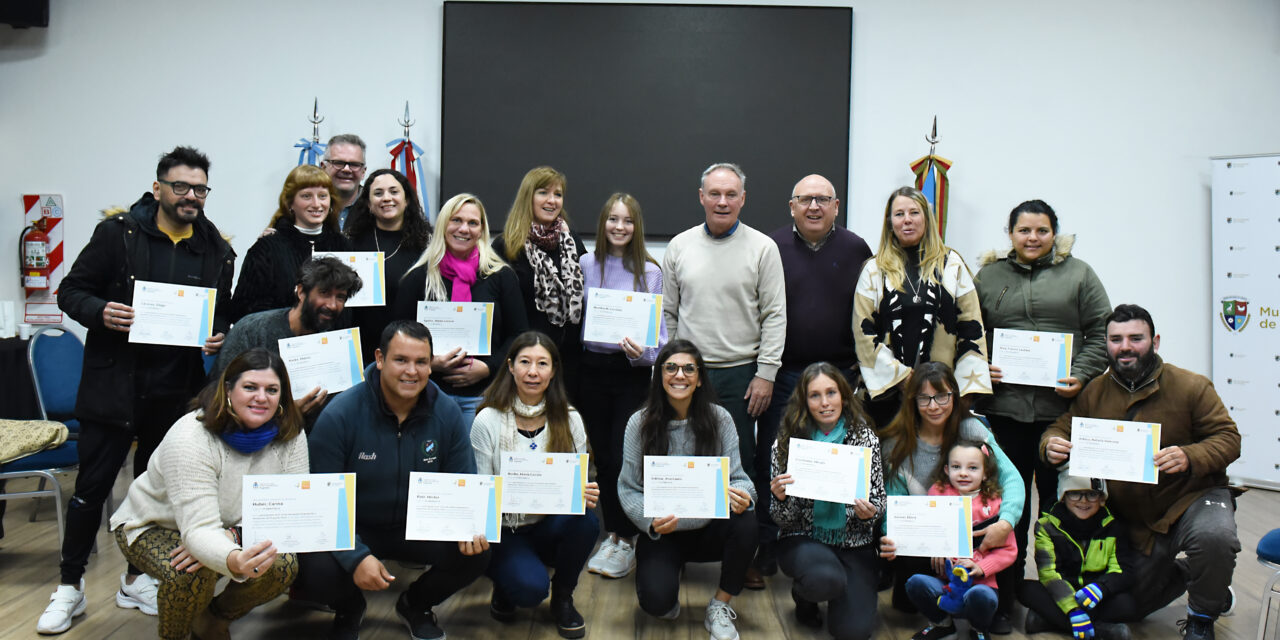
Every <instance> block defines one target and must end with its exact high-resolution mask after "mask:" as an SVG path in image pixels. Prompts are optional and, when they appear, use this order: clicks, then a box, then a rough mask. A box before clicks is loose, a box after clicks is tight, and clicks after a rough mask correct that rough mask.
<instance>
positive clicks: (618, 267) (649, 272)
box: [579, 252, 667, 367]
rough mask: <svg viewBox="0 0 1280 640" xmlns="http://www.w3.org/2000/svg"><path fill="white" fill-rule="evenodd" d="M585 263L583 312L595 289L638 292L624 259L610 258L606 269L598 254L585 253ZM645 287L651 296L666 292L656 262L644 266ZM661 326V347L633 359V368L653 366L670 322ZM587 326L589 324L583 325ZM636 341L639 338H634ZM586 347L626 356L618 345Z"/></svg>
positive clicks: (664, 322)
mask: <svg viewBox="0 0 1280 640" xmlns="http://www.w3.org/2000/svg"><path fill="white" fill-rule="evenodd" d="M579 262H580V263H581V264H582V286H583V289H585V291H584V293H583V298H582V306H583V309H586V305H587V301H588V300H590V295H591V289H617V290H620V291H635V290H636V287H635V284H636V283H635V276H634V275H633V274H632V273H631V272H630V271H627V268H626V267H625V266H623V264H622V258H619V257H617V256H608V257H606V258H605V261H604V265H603V267H602V266H601V265H600V263H599V262H597V261H596V255H595V253H594V252H589V253H584V254H582V258H580V259H579ZM602 268H603V270H604V283H603V284H601V282H600V271H601V269H602ZM644 285H645V288H646V290H647V293H657V294H661V293H662V269H661V268H659V267H658V265H656V264H653V263H652V262H646V263H645V265H644ZM659 323H660V324H659V326H658V346H657V347H649V348H646V349H645V350H644V353H642V354H640V357H639V358H629V360H631V365H632V366H636V367H650V366H653V362H654V360H656V359H657V358H658V350H659V349H661V348H662V347H663V345H665V344H667V321H666V318H662V319H661V320H659ZM583 327H584V328H585V327H586V323H585V322H584V323H583ZM632 339H633V340H634V339H635V338H632ZM582 345H583V348H585V349H586V350H587V351H593V352H595V353H622V347H619V346H618V345H616V344H608V343H604V342H587V341H586V340H583V341H582Z"/></svg>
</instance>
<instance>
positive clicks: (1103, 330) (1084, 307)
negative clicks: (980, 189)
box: [974, 235, 1111, 422]
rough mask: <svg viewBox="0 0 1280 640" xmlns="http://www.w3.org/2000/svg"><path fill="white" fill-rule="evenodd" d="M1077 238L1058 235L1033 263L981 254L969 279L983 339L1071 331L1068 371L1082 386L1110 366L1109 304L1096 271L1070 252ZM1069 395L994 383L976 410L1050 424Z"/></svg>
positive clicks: (1065, 408) (1038, 388) (1011, 257)
mask: <svg viewBox="0 0 1280 640" xmlns="http://www.w3.org/2000/svg"><path fill="white" fill-rule="evenodd" d="M1074 244H1075V236H1071V235H1068V236H1058V237H1057V238H1056V239H1055V240H1054V243H1053V252H1052V253H1051V254H1049V255H1047V256H1044V257H1043V258H1041V259H1039V260H1037V261H1036V262H1035V263H1033V264H1029V265H1028V264H1022V263H1021V262H1018V260H1017V257H1016V256H1015V255H1014V253H1013V251H1010V252H1009V253H1008V255H1006V256H1005V257H1003V258H997V257H996V254H995V252H990V253H988V254H986V255H984V256H983V257H982V259H981V263H982V265H983V266H982V269H981V270H980V271H978V275H977V276H975V277H974V283H975V284H976V285H977V288H978V299H979V301H980V304H981V305H982V326H983V327H986V330H987V344H988V345H991V344H992V341H991V339H992V334H993V333H994V331H995V330H996V329H1020V330H1023V331H1051V332H1055V333H1070V334H1072V335H1073V338H1072V342H1071V352H1072V353H1071V375H1072V376H1073V377H1075V378H1078V379H1079V380H1080V384H1081V385H1087V384H1089V381H1090V380H1092V379H1093V378H1095V377H1096V376H1098V375H1099V374H1101V373H1102V372H1103V371H1104V370H1106V368H1107V341H1106V340H1107V316H1108V315H1110V314H1111V301H1110V300H1109V299H1108V298H1107V291H1106V289H1104V288H1103V286H1102V281H1101V280H1099V279H1098V276H1097V274H1095V273H1094V272H1093V269H1092V268H1090V267H1089V265H1088V264H1085V262H1084V261H1082V260H1079V259H1077V258H1073V257H1071V247H1072V245H1074ZM1070 403H1071V401H1070V400H1068V399H1066V398H1063V397H1062V396H1059V395H1058V394H1057V393H1056V392H1055V391H1054V390H1053V389H1050V388H1048V387H1032V386H1026V385H1018V384H997V385H995V395H993V396H988V397H986V398H984V399H983V400H982V401H981V403H980V404H979V406H978V411H979V412H981V413H984V414H995V415H998V416H1004V417H1007V418H1010V419H1013V420H1017V421H1019V422H1039V421H1050V420H1053V419H1054V418H1057V417H1058V416H1059V415H1061V414H1062V412H1063V411H1066V410H1067V406H1068V405H1069V404H1070Z"/></svg>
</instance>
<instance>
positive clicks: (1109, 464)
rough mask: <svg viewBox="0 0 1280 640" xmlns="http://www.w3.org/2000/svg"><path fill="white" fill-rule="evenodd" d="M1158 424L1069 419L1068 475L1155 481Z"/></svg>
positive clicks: (1152, 482) (1156, 475)
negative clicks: (1069, 452)
mask: <svg viewBox="0 0 1280 640" xmlns="http://www.w3.org/2000/svg"><path fill="white" fill-rule="evenodd" d="M1159 450H1160V425H1159V424H1156V423H1148V422H1126V421H1124V420H1096V419H1093V418H1072V419H1071V475H1073V476H1084V477H1087V478H1102V479H1104V480H1123V481H1125V482H1142V483H1145V484H1155V483H1156V482H1158V481H1159V479H1160V470H1159V469H1158V468H1157V467H1156V462H1155V455H1156V452H1157V451H1159Z"/></svg>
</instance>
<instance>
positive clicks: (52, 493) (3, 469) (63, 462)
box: [0, 440, 80, 548]
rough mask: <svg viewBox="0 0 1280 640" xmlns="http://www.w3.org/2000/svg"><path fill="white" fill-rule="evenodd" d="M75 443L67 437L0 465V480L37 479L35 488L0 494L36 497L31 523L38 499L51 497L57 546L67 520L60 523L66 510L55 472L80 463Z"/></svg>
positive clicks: (67, 470)
mask: <svg viewBox="0 0 1280 640" xmlns="http://www.w3.org/2000/svg"><path fill="white" fill-rule="evenodd" d="M76 444H77V443H76V442H73V441H70V440H68V441H67V442H64V443H62V444H61V445H59V446H58V447H56V448H54V449H49V450H47V451H41V452H40V453H34V454H32V455H29V456H27V457H25V458H18V459H17V460H14V461H12V462H9V463H7V464H3V465H0V481H7V480H16V479H19V478H39V479H40V486H39V487H37V488H36V489H35V490H33V491H19V492H17V493H0V500H13V499H16V498H35V499H36V500H37V503H36V506H35V507H33V508H32V509H31V522H35V521H36V513H37V509H39V499H40V498H43V497H45V496H49V497H52V498H53V503H54V510H55V511H56V512H57V516H58V547H59V548H61V547H62V536H63V533H64V531H65V529H66V523H64V522H63V514H64V513H66V509H65V508H64V507H63V506H62V485H61V484H59V483H58V477H57V476H56V475H54V474H57V473H70V472H72V471H75V470H76V468H77V467H78V466H79V463H80V456H79V452H78V451H77V449H76ZM49 485H52V486H49Z"/></svg>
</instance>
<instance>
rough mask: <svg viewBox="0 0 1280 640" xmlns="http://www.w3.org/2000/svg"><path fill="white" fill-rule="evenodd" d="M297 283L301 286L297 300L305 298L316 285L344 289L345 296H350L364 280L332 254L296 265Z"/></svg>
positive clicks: (361, 285) (360, 286)
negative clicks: (300, 294)
mask: <svg viewBox="0 0 1280 640" xmlns="http://www.w3.org/2000/svg"><path fill="white" fill-rule="evenodd" d="M298 285H299V286H301V287H302V296H301V297H300V298H299V300H305V299H306V297H307V294H309V293H311V290H312V289H314V288H316V287H320V288H321V289H329V290H335V289H336V290H338V291H346V292H347V297H351V296H354V295H355V294H356V293H358V292H359V291H360V289H361V288H363V287H364V282H363V281H361V280H360V275H359V274H357V273H356V271H355V269H352V268H351V267H348V266H347V265H345V264H343V263H342V261H341V260H339V259H337V258H335V257H333V256H330V255H324V256H316V257H314V258H312V259H310V260H307V261H306V262H304V263H302V265H301V266H299V267H298Z"/></svg>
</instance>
